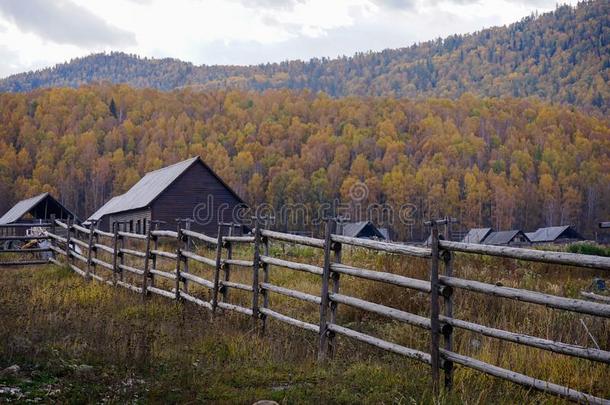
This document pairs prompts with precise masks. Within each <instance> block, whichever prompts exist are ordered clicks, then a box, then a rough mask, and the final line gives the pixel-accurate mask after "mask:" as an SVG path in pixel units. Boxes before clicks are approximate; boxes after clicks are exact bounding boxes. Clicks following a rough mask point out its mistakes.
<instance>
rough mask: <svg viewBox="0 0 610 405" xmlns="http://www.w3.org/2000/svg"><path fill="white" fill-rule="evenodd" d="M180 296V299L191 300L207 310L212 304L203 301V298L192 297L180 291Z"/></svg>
mask: <svg viewBox="0 0 610 405" xmlns="http://www.w3.org/2000/svg"><path fill="white" fill-rule="evenodd" d="M181 297H182V299H184V300H186V301H189V302H192V303H193V304H195V305H199V306H201V307H204V308H207V309H209V310H211V309H212V304H210V303H209V302H208V301H204V300H202V299H200V298H197V297H194V296H192V295H190V294H188V293H185V292H182V294H181Z"/></svg>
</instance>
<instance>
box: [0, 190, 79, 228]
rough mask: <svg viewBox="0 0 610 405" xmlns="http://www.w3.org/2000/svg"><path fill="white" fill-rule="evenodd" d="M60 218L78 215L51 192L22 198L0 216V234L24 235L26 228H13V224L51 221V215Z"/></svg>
mask: <svg viewBox="0 0 610 405" xmlns="http://www.w3.org/2000/svg"><path fill="white" fill-rule="evenodd" d="M53 214H54V215H55V218H57V219H60V220H66V219H67V218H68V217H70V218H72V219H73V220H77V217H76V215H74V213H73V212H72V211H70V210H69V209H67V208H66V207H65V206H64V205H63V204H62V203H60V202H59V201H58V200H57V199H55V198H54V197H53V196H52V195H51V194H49V193H42V194H38V195H37V196H34V197H31V198H28V199H25V200H21V201H19V202H18V203H17V204H15V205H14V206H13V207H12V208H11V209H10V210H8V211H7V212H6V213H5V214H4V215H3V216H2V217H0V234H2V235H4V236H14V235H22V234H24V233H25V228H23V227H20V228H11V226H10V225H12V224H31V225H32V226H36V224H40V223H44V222H49V220H50V218H51V215H53Z"/></svg>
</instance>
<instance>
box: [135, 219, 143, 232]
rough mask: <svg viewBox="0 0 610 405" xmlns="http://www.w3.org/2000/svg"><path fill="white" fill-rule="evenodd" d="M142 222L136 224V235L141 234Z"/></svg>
mask: <svg viewBox="0 0 610 405" xmlns="http://www.w3.org/2000/svg"><path fill="white" fill-rule="evenodd" d="M141 223H142V221H140V220H139V219H138V220H137V222H136V233H140V225H141Z"/></svg>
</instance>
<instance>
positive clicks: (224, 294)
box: [222, 222, 233, 302]
mask: <svg viewBox="0 0 610 405" xmlns="http://www.w3.org/2000/svg"><path fill="white" fill-rule="evenodd" d="M227 235H228V236H233V222H231V223H230V224H229V231H228V232H227ZM225 247H226V248H227V260H231V259H233V242H231V241H226V242H225ZM222 267H223V272H224V280H225V281H229V280H230V279H231V265H230V264H229V263H226V262H225V263H224V264H223V266H222ZM228 300H229V289H228V288H226V287H224V288H223V289H222V302H227V301H228Z"/></svg>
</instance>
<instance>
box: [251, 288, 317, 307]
mask: <svg viewBox="0 0 610 405" xmlns="http://www.w3.org/2000/svg"><path fill="white" fill-rule="evenodd" d="M260 287H261V289H263V290H265V291H272V292H274V293H278V294H282V295H285V296H287V297H291V298H296V299H299V300H302V301H306V302H311V303H313V304H318V305H320V303H321V302H322V299H321V298H320V297H316V296H315V295H312V294H307V293H304V292H301V291H296V290H291V289H289V288H285V287H280V286H277V285H273V284H269V283H261V285H260Z"/></svg>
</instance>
